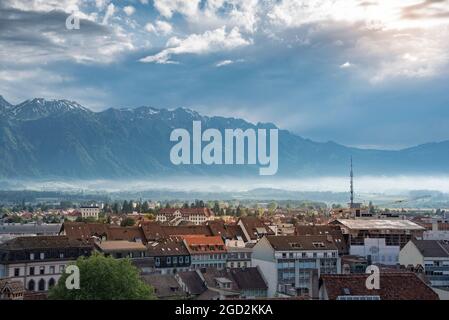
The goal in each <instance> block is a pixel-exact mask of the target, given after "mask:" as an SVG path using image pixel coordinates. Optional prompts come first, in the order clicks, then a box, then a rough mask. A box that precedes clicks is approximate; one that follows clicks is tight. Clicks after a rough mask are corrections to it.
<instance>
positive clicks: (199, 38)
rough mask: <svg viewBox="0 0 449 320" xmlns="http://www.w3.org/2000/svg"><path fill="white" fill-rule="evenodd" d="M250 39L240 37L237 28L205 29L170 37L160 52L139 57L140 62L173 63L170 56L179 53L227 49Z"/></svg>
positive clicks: (238, 45) (244, 43) (243, 44)
mask: <svg viewBox="0 0 449 320" xmlns="http://www.w3.org/2000/svg"><path fill="white" fill-rule="evenodd" d="M251 43H252V40H251V39H249V40H247V39H245V38H243V37H242V34H241V33H240V31H239V29H238V28H233V29H232V30H231V31H229V32H226V28H225V27H222V28H218V29H215V30H212V31H206V32H205V33H203V34H191V35H189V36H188V37H187V38H184V39H179V38H177V37H172V38H170V39H169V40H168V42H167V44H166V47H167V48H166V49H164V50H162V51H161V52H159V53H157V54H155V55H152V56H147V57H145V58H142V59H140V61H141V62H145V63H149V62H153V63H160V64H166V63H173V61H171V60H170V59H171V57H172V56H173V55H180V54H189V53H190V54H199V55H201V54H207V53H211V52H217V51H227V50H232V49H235V48H238V47H243V46H247V45H250V44H251Z"/></svg>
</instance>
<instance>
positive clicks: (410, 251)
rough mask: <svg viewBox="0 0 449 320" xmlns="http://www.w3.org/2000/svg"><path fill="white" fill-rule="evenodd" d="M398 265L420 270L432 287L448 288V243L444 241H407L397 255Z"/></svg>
mask: <svg viewBox="0 0 449 320" xmlns="http://www.w3.org/2000/svg"><path fill="white" fill-rule="evenodd" d="M399 263H400V264H401V265H402V266H404V267H407V268H410V267H413V268H414V269H421V268H422V269H423V271H424V273H425V274H426V277H427V279H428V280H429V281H430V283H431V285H432V286H433V287H448V286H449V243H448V242H446V241H438V240H412V241H409V242H408V243H407V244H406V245H405V247H404V248H402V250H401V252H400V253H399Z"/></svg>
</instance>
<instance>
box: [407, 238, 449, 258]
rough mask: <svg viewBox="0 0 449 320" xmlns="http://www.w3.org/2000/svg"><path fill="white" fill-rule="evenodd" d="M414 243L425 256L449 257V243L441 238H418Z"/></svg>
mask: <svg viewBox="0 0 449 320" xmlns="http://www.w3.org/2000/svg"><path fill="white" fill-rule="evenodd" d="M412 241H413V244H414V245H415V246H416V248H417V249H418V250H419V252H421V254H422V255H423V256H424V257H435V258H436V257H438V258H441V257H444V258H448V257H449V243H448V242H445V241H441V240H416V239H413V240H412Z"/></svg>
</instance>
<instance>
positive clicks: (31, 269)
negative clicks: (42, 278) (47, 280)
mask: <svg viewBox="0 0 449 320" xmlns="http://www.w3.org/2000/svg"><path fill="white" fill-rule="evenodd" d="M30 276H34V267H30Z"/></svg>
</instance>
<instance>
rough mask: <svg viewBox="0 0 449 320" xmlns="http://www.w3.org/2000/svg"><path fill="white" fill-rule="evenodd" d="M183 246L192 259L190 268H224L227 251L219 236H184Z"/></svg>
mask: <svg viewBox="0 0 449 320" xmlns="http://www.w3.org/2000/svg"><path fill="white" fill-rule="evenodd" d="M183 238H184V245H185V246H186V248H187V250H188V251H189V253H190V256H191V258H192V268H193V269H200V268H208V267H214V268H217V269H224V268H226V261H227V250H226V246H225V244H224V242H223V239H222V238H221V237H220V236H201V235H200V236H196V235H195V236H193V235H191V236H184V237H183Z"/></svg>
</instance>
